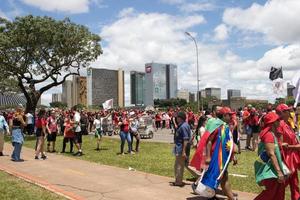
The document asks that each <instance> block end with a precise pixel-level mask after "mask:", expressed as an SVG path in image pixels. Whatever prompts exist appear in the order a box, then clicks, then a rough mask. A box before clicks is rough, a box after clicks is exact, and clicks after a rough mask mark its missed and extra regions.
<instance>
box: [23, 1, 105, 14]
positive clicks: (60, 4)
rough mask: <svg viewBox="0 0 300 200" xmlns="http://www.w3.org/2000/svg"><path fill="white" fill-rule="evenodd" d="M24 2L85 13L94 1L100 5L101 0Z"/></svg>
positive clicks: (49, 9)
mask: <svg viewBox="0 0 300 200" xmlns="http://www.w3.org/2000/svg"><path fill="white" fill-rule="evenodd" d="M22 1H23V3H25V4H27V5H30V6H34V7H38V8H39V9H41V10H45V11H60V12H67V13H71V14H75V13H85V12H88V11H89V6H90V4H91V3H94V4H96V5H98V6H99V3H100V2H101V1H99V0H50V1H49V0H22Z"/></svg>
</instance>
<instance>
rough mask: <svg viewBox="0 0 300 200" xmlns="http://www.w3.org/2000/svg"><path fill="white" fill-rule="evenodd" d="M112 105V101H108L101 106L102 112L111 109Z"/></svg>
mask: <svg viewBox="0 0 300 200" xmlns="http://www.w3.org/2000/svg"><path fill="white" fill-rule="evenodd" d="M113 105H114V100H113V99H109V100H107V101H105V102H104V103H103V104H102V106H103V109H104V110H108V109H112V108H113Z"/></svg>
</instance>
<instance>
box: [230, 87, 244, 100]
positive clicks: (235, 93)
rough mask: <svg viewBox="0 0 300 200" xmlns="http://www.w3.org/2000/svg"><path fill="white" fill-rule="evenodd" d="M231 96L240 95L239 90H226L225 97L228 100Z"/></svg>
mask: <svg viewBox="0 0 300 200" xmlns="http://www.w3.org/2000/svg"><path fill="white" fill-rule="evenodd" d="M232 97H241V90H234V89H229V90H227V99H228V100H229V101H230V99H231V98H232Z"/></svg>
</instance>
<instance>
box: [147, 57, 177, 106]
mask: <svg viewBox="0 0 300 200" xmlns="http://www.w3.org/2000/svg"><path fill="white" fill-rule="evenodd" d="M145 71H146V75H145V105H153V104H154V99H170V98H176V97H177V85H178V83H177V66H176V65H173V64H160V63H147V64H145Z"/></svg>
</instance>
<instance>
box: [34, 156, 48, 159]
mask: <svg viewBox="0 0 300 200" xmlns="http://www.w3.org/2000/svg"><path fill="white" fill-rule="evenodd" d="M34 159H35V160H41V159H43V160H46V159H47V156H46V155H42V157H41V158H39V157H38V156H35V157H34Z"/></svg>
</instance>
